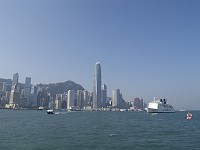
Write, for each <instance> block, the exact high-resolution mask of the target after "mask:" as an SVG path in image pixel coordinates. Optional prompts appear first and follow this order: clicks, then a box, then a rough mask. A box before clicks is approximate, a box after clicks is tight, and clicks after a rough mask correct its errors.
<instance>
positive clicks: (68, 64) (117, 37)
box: [0, 0, 200, 109]
mask: <svg viewBox="0 0 200 150" xmlns="http://www.w3.org/2000/svg"><path fill="white" fill-rule="evenodd" d="M199 8H200V2H199V1H198V0H192V1H189V0H181V1H180V0H175V1H174V0H173V1H172V0H166V1H164V0H161V1H158V0H152V1H148V0H142V1H141V0H134V1H129V0H127V1H120V0H109V1H106V0H101V1H92V0H85V1H80V0H68V1H64V0H59V1H53V0H50V1H49V0H43V1H39V0H35V1H25V0H18V1H14V0H9V1H5V0H4V1H3V0H1V1H0V20H1V23H0V56H1V63H0V78H10V79H12V76H13V74H14V73H16V72H18V73H19V75H20V77H19V82H23V83H24V81H25V77H31V78H32V83H33V84H38V83H55V82H63V81H67V80H72V81H74V82H76V83H78V84H80V85H82V86H83V87H84V88H85V89H87V90H88V91H90V92H92V90H93V89H92V88H93V79H94V77H93V76H94V64H95V63H96V62H98V61H99V62H100V63H101V69H102V70H101V71H102V72H101V73H102V84H106V85H107V87H108V95H111V91H112V90H113V89H117V88H119V89H120V91H121V92H122V94H123V98H124V99H125V100H126V101H129V100H133V98H135V97H140V98H143V99H144V101H146V102H148V101H150V100H152V99H153V97H154V96H156V97H158V98H167V99H168V102H169V103H171V104H173V105H174V107H175V108H176V109H200V103H199V100H200V94H199V87H200V86H199V85H200V80H199V77H200V70H199V66H200V19H199V18H200V9H199Z"/></svg>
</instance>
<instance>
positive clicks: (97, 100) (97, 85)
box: [93, 62, 101, 109]
mask: <svg viewBox="0 0 200 150" xmlns="http://www.w3.org/2000/svg"><path fill="white" fill-rule="evenodd" d="M100 107H101V65H100V63H99V62H97V63H96V64H95V71H94V85H93V109H97V108H100Z"/></svg>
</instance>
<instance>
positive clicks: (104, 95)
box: [101, 84, 107, 108]
mask: <svg viewBox="0 0 200 150" xmlns="http://www.w3.org/2000/svg"><path fill="white" fill-rule="evenodd" d="M106 100H107V86H106V85H105V84H104V85H102V99H101V106H102V107H103V108H105V107H106Z"/></svg>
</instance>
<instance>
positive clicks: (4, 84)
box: [3, 82, 7, 92]
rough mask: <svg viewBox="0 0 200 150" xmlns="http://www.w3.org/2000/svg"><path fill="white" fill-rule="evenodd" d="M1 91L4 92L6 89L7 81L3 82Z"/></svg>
mask: <svg viewBox="0 0 200 150" xmlns="http://www.w3.org/2000/svg"><path fill="white" fill-rule="evenodd" d="M3 91H4V92H6V91H7V83H6V82H3Z"/></svg>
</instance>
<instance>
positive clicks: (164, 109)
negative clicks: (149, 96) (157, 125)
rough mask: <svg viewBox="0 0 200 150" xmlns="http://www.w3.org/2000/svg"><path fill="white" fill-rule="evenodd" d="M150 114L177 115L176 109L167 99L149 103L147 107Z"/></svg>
mask: <svg viewBox="0 0 200 150" xmlns="http://www.w3.org/2000/svg"><path fill="white" fill-rule="evenodd" d="M147 112H148V113H175V109H174V107H173V106H172V105H170V104H168V103H167V99H160V100H156V98H155V97H154V100H153V101H152V102H150V103H149V105H148V107H147Z"/></svg>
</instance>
